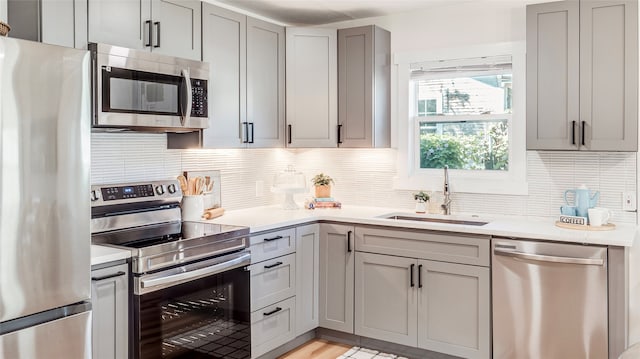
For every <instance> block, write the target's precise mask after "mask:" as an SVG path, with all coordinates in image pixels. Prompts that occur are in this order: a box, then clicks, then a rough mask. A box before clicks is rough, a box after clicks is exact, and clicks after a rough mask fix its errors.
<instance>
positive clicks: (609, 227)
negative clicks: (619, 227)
mask: <svg viewBox="0 0 640 359" xmlns="http://www.w3.org/2000/svg"><path fill="white" fill-rule="evenodd" d="M556 227H560V228H566V229H579V230H582V231H611V230H614V229H616V225H615V224H613V223H607V224H603V225H602V226H599V227H594V226H588V225H587V226H583V225H580V224H571V223H563V222H560V221H556Z"/></svg>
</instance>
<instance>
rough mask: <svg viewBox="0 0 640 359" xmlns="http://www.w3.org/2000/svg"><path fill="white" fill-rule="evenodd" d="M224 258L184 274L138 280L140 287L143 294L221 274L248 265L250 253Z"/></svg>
mask: <svg viewBox="0 0 640 359" xmlns="http://www.w3.org/2000/svg"><path fill="white" fill-rule="evenodd" d="M225 257H226V258H225V260H224V261H222V262H220V263H213V264H211V265H207V266H204V267H201V268H198V269H194V270H191V271H189V270H186V269H185V270H186V271H185V272H182V273H178V274H173V275H168V276H166V277H158V278H153V279H140V287H141V288H142V289H144V292H150V291H153V288H154V287H162V288H165V287H167V286H170V285H174V284H180V283H184V282H187V281H190V280H193V279H197V278H201V277H204V276H208V275H212V274H216V273H221V272H224V271H227V270H230V269H234V268H238V267H241V266H243V265H248V264H249V262H250V261H251V253H248V252H245V253H242V254H240V255H235V258H230V259H227V258H229V256H225ZM203 264H204V263H203ZM158 289H161V288H158Z"/></svg>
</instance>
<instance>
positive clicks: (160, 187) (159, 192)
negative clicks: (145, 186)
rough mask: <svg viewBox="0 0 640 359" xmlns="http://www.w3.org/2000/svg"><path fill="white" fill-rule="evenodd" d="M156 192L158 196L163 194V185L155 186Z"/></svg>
mask: <svg viewBox="0 0 640 359" xmlns="http://www.w3.org/2000/svg"><path fill="white" fill-rule="evenodd" d="M156 193H157V194H158V196H162V195H163V194H164V186H163V185H160V186H156Z"/></svg>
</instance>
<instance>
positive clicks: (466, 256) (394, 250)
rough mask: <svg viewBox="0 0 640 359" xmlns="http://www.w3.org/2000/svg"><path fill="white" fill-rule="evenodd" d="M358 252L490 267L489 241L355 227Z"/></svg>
mask: <svg viewBox="0 0 640 359" xmlns="http://www.w3.org/2000/svg"><path fill="white" fill-rule="evenodd" d="M355 233H356V235H355V245H356V250H357V251H362V252H370V253H380V254H390V255H396V256H402V257H411V258H419V259H431V260H435V261H442V262H452V263H462V264H473V265H480V266H486V267H488V266H489V263H490V262H489V244H490V241H489V240H490V237H489V236H483V235H470V234H462V233H451V232H433V231H403V230H388V229H377V228H366V227H356V231H355Z"/></svg>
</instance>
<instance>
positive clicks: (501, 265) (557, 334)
mask: <svg viewBox="0 0 640 359" xmlns="http://www.w3.org/2000/svg"><path fill="white" fill-rule="evenodd" d="M491 252H492V284H493V289H492V294H493V358H494V359H502V358H509V359H511V358H544V359H554V358H563V359H566V358H607V357H608V325H607V248H606V247H596V246H584V245H574V244H556V243H542V242H533V241H525V240H512V239H501V238H494V239H493V240H492V241H491Z"/></svg>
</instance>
